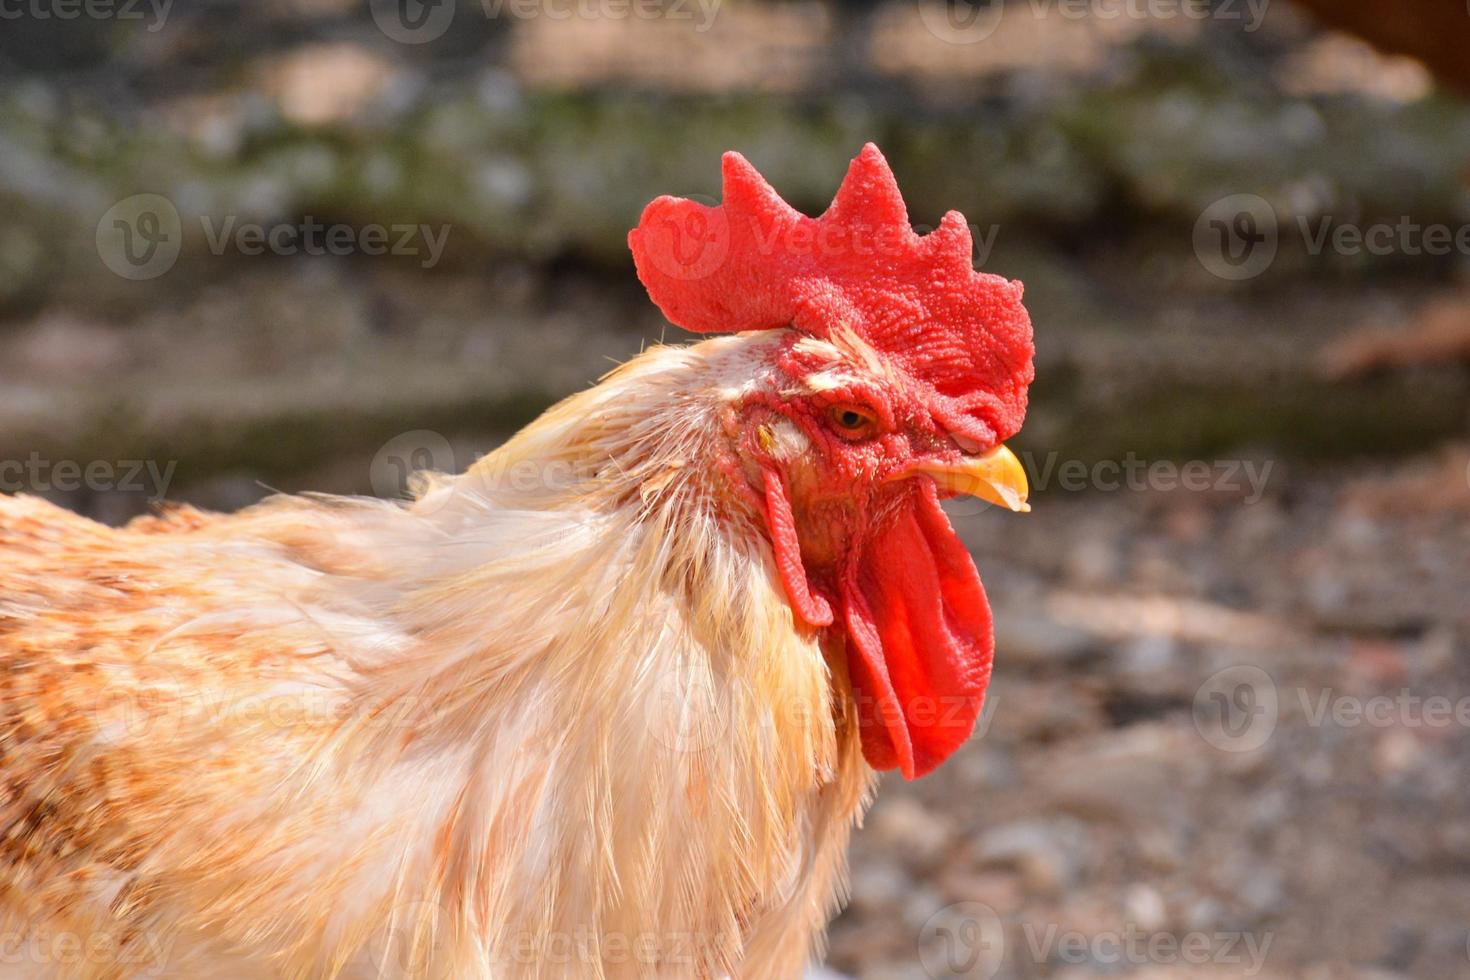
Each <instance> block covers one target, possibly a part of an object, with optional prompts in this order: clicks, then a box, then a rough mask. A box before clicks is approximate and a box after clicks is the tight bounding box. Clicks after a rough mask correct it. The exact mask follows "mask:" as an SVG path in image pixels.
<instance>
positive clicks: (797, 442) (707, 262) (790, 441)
mask: <svg viewBox="0 0 1470 980" xmlns="http://www.w3.org/2000/svg"><path fill="white" fill-rule="evenodd" d="M723 196H724V200H723V203H722V204H720V205H718V206H706V205H704V204H701V203H698V202H695V201H691V200H687V199H683V198H674V197H661V198H659V199H657V200H655V201H653V202H652V203H651V204H649V205H648V207H647V208H646V209H645V210H644V213H643V217H642V220H641V221H640V222H639V225H638V227H637V228H635V229H634V230H633V231H632V233H631V234H630V235H629V245H630V246H631V248H632V251H633V257H634V261H635V263H636V265H637V268H638V275H639V278H640V279H641V280H642V281H643V284H644V285H645V286H646V287H647V289H648V292H649V294H650V296H651V297H652V298H653V301H654V302H655V303H657V304H658V306H659V308H660V309H661V310H662V311H663V312H664V314H665V316H667V317H668V318H669V320H671V321H672V322H673V323H675V324H677V325H679V326H681V327H684V328H685V329H687V330H692V331H696V332H701V333H705V332H745V331H768V332H769V333H768V334H766V335H765V336H766V337H767V338H768V341H767V342H765V343H763V344H761V345H760V347H759V349H760V351H761V357H760V359H759V360H760V362H761V363H759V364H753V365H752V371H751V376H750V378H749V379H748V381H746V382H744V383H741V384H739V385H737V386H735V388H736V390H735V391H734V392H733V393H732V394H731V395H730V396H729V398H728V400H727V403H726V405H725V407H724V408H723V410H722V419H723V423H722V425H723V428H724V430H725V435H726V437H727V438H728V440H729V445H730V450H731V452H730V460H731V461H732V462H731V465H730V470H731V472H732V476H733V479H734V480H735V481H736V482H737V483H739V484H740V485H741V489H742V492H744V493H746V494H748V496H749V497H750V499H752V500H753V501H755V503H756V510H757V512H758V513H759V514H761V515H762V516H763V517H764V523H765V530H766V532H767V534H768V535H769V538H770V543H771V547H772V551H773V554H774V558H775V564H776V567H777V569H778V571H779V574H780V577H781V581H782V585H783V586H784V588H785V591H786V594H787V597H788V599H789V600H790V603H791V606H792V609H793V610H794V612H795V615H796V617H797V618H798V619H800V620H802V621H803V622H805V623H806V624H808V625H809V626H810V627H812V628H817V629H831V630H842V631H845V634H846V640H847V642H846V649H847V651H848V672H849V676H850V677H851V680H852V687H853V694H854V697H855V699H856V701H857V709H858V718H859V724H860V726H861V736H862V744H863V752H864V755H865V756H866V757H867V760H868V762H869V763H870V764H871V765H872V766H873V767H874V768H877V769H893V768H897V769H900V770H901V771H902V772H903V774H904V775H905V776H906V777H908V778H914V777H916V776H920V775H923V774H925V773H927V772H929V771H931V770H932V769H934V768H935V767H936V766H937V765H939V763H940V762H942V761H943V760H944V759H945V758H946V757H947V756H948V755H950V754H951V753H952V752H954V750H955V749H956V748H958V747H959V745H960V744H961V743H963V742H964V741H965V739H967V738H968V737H969V735H970V732H971V730H972V729H973V727H974V724H975V720H976V718H978V717H979V714H980V710H981V706H982V702H983V699H984V695H985V688H986V685H987V683H988V681H989V678H990V669H991V659H992V654H993V651H994V640H993V636H992V630H991V616H990V607H989V604H988V603H987V601H986V598H985V592H984V589H983V588H982V586H981V584H980V578H979V575H978V574H977V573H976V570H975V566H974V563H973V562H972V561H971V559H970V556H969V553H968V552H967V551H966V549H965V547H964V546H963V545H962V544H961V543H960V541H959V539H958V537H957V536H956V535H955V533H954V530H953V528H952V527H951V525H950V523H949V520H948V518H947V517H946V516H945V514H944V512H943V511H942V510H941V509H940V506H939V501H940V499H941V498H943V497H946V496H952V495H954V494H961V493H964V494H973V495H975V496H979V497H981V498H983V499H985V500H988V501H990V502H992V503H995V504H998V505H1000V506H1004V507H1007V508H1009V509H1011V510H1016V511H1024V510H1026V509H1027V504H1026V492H1027V486H1026V478H1025V473H1024V471H1023V470H1022V468H1021V465H1020V463H1019V461H1018V460H1017V459H1016V457H1015V456H1014V455H1013V454H1012V453H1011V452H1010V450H1008V449H1007V448H1005V446H1004V445H1003V440H1005V439H1007V438H1009V437H1010V436H1011V435H1013V434H1014V433H1015V432H1016V431H1017V430H1018V429H1019V428H1020V427H1021V422H1022V420H1023V418H1024V416H1025V412H1026V392H1027V386H1028V385H1029V384H1030V382H1031V379H1032V373H1033V372H1032V353H1033V348H1032V341H1031V323H1030V318H1029V317H1028V316H1027V313H1026V309H1025V307H1024V306H1023V305H1022V303H1021V284H1020V283H1019V282H1012V281H1009V280H1006V279H1003V278H1000V277H998V276H993V275H988V274H985V273H980V272H977V271H975V269H974V268H973V266H972V262H971V247H972V246H971V238H970V230H969V226H968V225H967V224H966V223H965V220H964V218H963V217H962V216H961V215H960V214H959V213H958V212H954V211H951V212H949V213H948V214H946V215H945V216H944V219H943V220H942V221H941V222H940V225H939V227H938V228H937V229H935V230H934V231H933V232H931V233H929V234H927V235H922V236H921V235H919V234H917V233H915V232H914V230H913V229H912V227H911V226H910V225H909V221H908V213H907V209H906V207H905V206H904V203H903V198H902V197H901V195H900V194H899V191H898V186H897V183H896V182H895V181H894V178H893V174H892V172H891V171H890V170H889V167H888V164H887V162H886V161H885V160H884V159H883V155H882V154H881V153H880V152H879V151H878V148H877V147H876V146H874V145H872V144H871V143H870V144H868V145H867V146H865V147H864V148H863V150H862V152H861V153H860V154H859V155H858V157H857V158H856V159H854V160H853V161H852V165H851V167H850V168H849V170H848V172H847V177H846V178H845V179H844V181H843V182H842V185H841V187H840V188H839V189H838V191H837V195H836V197H835V198H834V199H833V201H832V204H831V206H830V207H829V208H828V209H827V210H826V211H825V212H824V213H823V214H822V215H821V216H820V217H817V218H810V217H807V216H806V215H803V214H801V213H799V212H797V211H795V210H794V209H793V208H791V207H790V206H789V205H788V204H786V202H785V201H783V200H782V199H781V198H780V197H779V196H778V195H777V194H776V192H775V191H774V190H772V188H771V186H770V185H769V184H768V183H766V181H765V180H764V179H763V178H762V177H761V176H760V174H758V173H757V172H756V170H755V168H754V167H752V166H751V165H750V164H749V163H748V162H747V161H746V160H745V159H744V158H743V157H741V156H740V155H739V154H738V153H727V154H726V155H725V157H724V188H723Z"/></svg>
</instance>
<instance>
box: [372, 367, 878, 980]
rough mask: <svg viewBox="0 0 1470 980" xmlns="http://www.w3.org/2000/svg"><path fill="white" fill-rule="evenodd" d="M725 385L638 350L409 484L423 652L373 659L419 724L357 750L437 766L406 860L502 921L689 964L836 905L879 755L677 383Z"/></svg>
mask: <svg viewBox="0 0 1470 980" xmlns="http://www.w3.org/2000/svg"><path fill="white" fill-rule="evenodd" d="M714 343H721V342H714ZM726 343H728V341H727V342H726ZM701 346H704V345H701ZM727 353H730V354H732V356H739V352H738V351H734V352H727ZM718 384H719V379H718V376H717V373H716V372H715V371H714V369H712V368H711V367H710V365H709V363H708V362H705V361H700V360H698V359H694V358H691V357H689V355H687V354H670V353H665V352H662V351H659V352H650V353H649V354H645V355H644V356H643V357H641V358H639V359H638V360H637V361H635V362H633V363H632V364H630V365H627V366H625V367H624V368H623V369H621V370H620V371H619V372H617V373H616V374H615V375H614V376H613V377H612V378H610V379H608V381H605V382H604V383H603V384H602V385H600V386H598V387H597V388H594V389H592V390H591V391H588V392H584V393H583V394H581V395H578V396H575V397H574V398H572V399H569V400H568V401H567V402H564V403H562V404H561V405H559V406H556V407H555V408H553V409H551V410H550V411H548V412H547V414H546V415H545V416H543V417H542V418H541V419H540V420H539V421H538V422H536V423H534V424H533V425H532V426H530V427H528V428H527V429H526V430H525V431H523V432H522V433H520V434H519V435H517V436H516V437H515V438H514V439H512V440H511V441H510V442H509V443H507V445H506V446H504V447H502V449H501V450H500V451H498V452H497V453H494V454H492V455H491V456H489V457H486V458H485V459H484V460H481V461H480V462H479V463H478V464H476V466H475V467H473V468H472V469H471V470H470V471H469V472H468V473H466V474H465V475H464V476H463V477H460V478H458V479H457V480H453V481H446V482H444V483H443V484H441V485H439V486H437V487H433V488H431V489H429V490H428V492H427V493H426V494H425V495H424V496H423V497H422V498H421V499H420V501H419V502H418V503H417V504H416V505H415V507H414V508H413V510H414V512H415V513H417V514H419V515H421V516H422V517H423V518H424V519H425V520H427V521H429V522H430V523H432V524H433V525H434V526H435V527H436V528H438V529H439V531H440V532H441V533H442V535H443V540H442V541H441V543H440V544H439V545H437V546H436V553H435V558H434V562H433V564H432V566H429V567H416V568H413V569H412V572H413V577H412V579H411V580H405V582H404V586H405V587H404V592H403V596H402V599H401V601H400V603H399V613H398V618H399V620H400V622H401V624H402V628H403V630H404V632H405V633H406V634H407V635H409V636H413V637H417V638H419V640H420V642H419V643H418V644H417V646H418V647H419V648H420V649H421V650H422V651H423V652H422V653H421V654H419V655H410V656H407V657H401V658H395V659H394V661H393V663H392V664H391V665H390V666H387V667H385V668H384V669H383V670H381V671H379V672H376V673H375V674H374V675H373V684H374V689H375V692H377V694H376V696H378V697H380V698H382V699H385V700H388V699H396V698H402V699H404V703H406V704H409V705H410V707H409V709H408V710H409V714H408V716H407V717H408V718H410V719H411V723H410V724H408V725H407V726H406V729H405V730H399V731H395V732H393V733H391V738H390V739H387V740H383V741H380V742H379V743H378V744H377V745H375V746H374V747H373V749H372V750H371V751H370V752H369V755H371V756H373V757H374V758H375V759H377V760H379V761H378V762H377V763H375V764H384V763H383V762H382V761H381V760H386V759H393V760H399V761H401V763H402V764H405V765H413V766H417V767H420V768H427V769H433V770H436V771H442V772H443V774H444V775H443V778H442V779H441V780H438V781H437V782H436V783H434V784H433V785H431V786H430V787H428V788H427V790H426V796H427V798H428V799H429V800H430V801H432V805H430V806H423V807H421V808H420V809H421V812H422V813H423V814H427V815H428V816H425V817H421V818H420V819H427V820H429V821H430V826H427V827H424V828H422V830H423V833H421V834H419V835H418V836H419V837H420V838H422V839H428V840H432V841H434V842H435V843H434V846H433V848H432V850H431V851H428V852H424V853H423V854H421V856H420V858H419V860H418V862H417V864H416V865H415V866H413V867H412V869H411V870H409V869H405V870H406V872H407V873H408V874H410V875H411V876H412V877H413V878H414V879H416V880H422V881H427V882H428V883H429V889H430V893H431V894H432V895H433V896H434V901H436V902H441V903H442V902H448V903H450V904H453V905H455V906H456V907H458V908H463V909H465V910H466V914H473V915H474V916H475V917H476V919H477V920H478V921H479V922H480V923H481V924H482V926H483V928H484V929H486V930H488V931H489V933H490V934H491V937H492V945H499V946H501V947H502V948H504V947H507V946H509V945H510V944H512V943H513V942H514V941H515V937H516V936H517V935H524V934H531V935H547V934H564V933H569V932H574V931H575V930H578V929H581V930H586V931H587V932H589V933H591V934H597V935H614V936H623V937H636V936H640V935H654V936H663V937H670V936H673V935H676V934H677V935H682V936H694V937H698V938H697V942H696V947H697V948H696V949H694V950H693V951H692V955H694V956H695V958H696V959H695V962H696V963H697V964H698V965H699V969H698V970H696V971H695V972H694V974H693V975H696V976H705V975H726V974H738V975H756V976H768V975H769V976H777V975H786V973H788V972H791V971H790V970H786V969H784V966H783V968H782V969H779V970H777V969H774V967H773V971H767V972H756V973H750V974H747V973H746V972H745V969H748V968H749V965H750V964H752V963H760V964H770V965H774V964H783V965H790V966H792V968H793V969H794V965H795V964H796V963H799V962H800V961H801V960H802V959H803V958H804V957H805V955H806V950H807V948H808V946H809V943H810V940H811V937H812V936H813V935H816V934H818V933H819V932H820V929H821V926H822V924H823V923H824V922H825V919H826V917H827V916H828V915H829V914H830V912H831V910H832V904H833V902H834V901H835V895H836V892H837V889H838V888H839V883H840V879H841V876H842V867H843V851H844V845H845V841H846V838H847V833H848V829H849V827H850V825H851V823H852V820H853V818H854V817H855V816H856V814H857V813H858V812H860V810H861V807H862V805H863V801H864V800H865V798H866V793H867V790H868V786H869V782H870V779H871V772H870V770H869V769H868V768H867V766H866V764H865V763H864V762H863V760H862V756H861V751H860V747H859V742H858V737H857V731H856V723H855V720H854V719H853V718H852V717H851V715H852V710H851V695H850V688H849V687H848V682H847V678H846V676H845V670H843V669H842V668H841V666H840V665H843V664H845V658H844V657H841V656H832V657H830V658H829V657H828V656H827V653H829V652H830V651H824V649H823V647H822V642H821V639H820V637H819V635H818V634H817V633H815V632H813V631H811V630H809V629H806V628H804V627H800V626H798V624H797V623H796V622H795V621H794V619H793V616H792V613H791V609H790V606H789V604H788V603H787V601H786V598H785V596H784V593H783V591H782V588H781V586H780V583H779V581H778V579H777V577H776V575H775V571H774V567H773V563H772V559H771V555H770V548H769V545H768V544H767V542H766V539H765V537H764V531H763V528H762V526H761V524H760V521H759V516H758V515H757V514H756V513H754V512H753V511H752V509H751V508H750V507H749V506H748V505H744V504H742V503H740V502H739V501H738V500H732V496H733V495H730V494H728V493H726V492H723V491H722V487H721V481H722V480H724V479H726V478H728V474H724V475H722V470H721V469H720V467H719V466H718V465H702V462H701V461H708V460H716V461H717V460H719V458H720V454H721V449H720V446H721V441H720V429H719V425H718V419H717V418H716V414H717V410H718V409H717V405H718V402H710V401H708V400H706V401H700V400H698V399H694V398H687V397H682V396H683V395H684V394H685V393H687V392H690V391H699V390H703V389H706V388H708V389H713V388H717V387H718ZM655 406H662V409H661V410H660V409H657V408H655ZM670 406H673V407H670ZM640 407H641V409H642V410H641V411H640V410H639V409H640ZM650 409H653V410H650ZM517 473H519V474H521V475H522V478H521V479H520V481H519V482H517V480H516V474H517ZM829 664H830V665H836V666H837V668H838V669H836V670H834V669H833V666H829ZM385 695H386V696H385ZM420 887H422V886H420ZM672 952H673V951H671V950H664V951H663V953H662V954H661V955H671V954H672ZM690 954H691V951H688V950H686V951H685V952H684V953H683V954H681V955H690ZM742 964H743V965H744V967H745V969H742V968H741V966H742Z"/></svg>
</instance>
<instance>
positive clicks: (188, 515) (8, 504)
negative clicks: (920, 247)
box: [0, 332, 872, 980]
mask: <svg viewBox="0 0 1470 980" xmlns="http://www.w3.org/2000/svg"><path fill="white" fill-rule="evenodd" d="M778 339H779V332H769V333H766V334H762V335H742V336H738V337H728V338H719V339H714V340H709V341H705V342H704V343H701V344H697V345H694V346H692V347H682V348H679V347H659V348H655V349H653V350H650V351H648V352H646V353H644V354H643V355H641V356H640V357H638V358H636V359H635V360H633V361H632V362H630V363H629V364H627V365H625V366H623V367H622V368H620V369H618V370H617V371H616V372H614V373H613V374H612V375H611V376H610V377H609V378H607V379H605V380H604V381H603V382H602V383H601V384H600V385H598V386H597V387H595V388H592V389H590V390H588V391H586V392H584V393H581V394H579V395H576V396H574V397H572V398H570V399H568V400H567V401H565V402H563V403H562V404H560V405H558V406H556V407H555V408H553V409H551V410H550V411H549V412H547V413H546V415H544V416H543V417H542V418H541V419H540V420H538V421H537V422H536V423H534V424H533V425H531V426H530V427H529V428H527V429H526V430H524V431H523V432H522V433H520V434H519V435H517V436H516V437H515V438H514V439H512V440H511V441H510V442H508V443H507V444H506V445H505V446H504V447H502V448H501V449H500V450H499V451H497V452H496V453H494V454H492V455H490V456H488V457H486V458H484V459H482V460H481V461H479V462H478V463H477V464H476V465H475V466H474V467H472V468H471V470H470V471H469V472H467V473H465V474H463V475H461V476H458V477H439V478H434V479H432V480H431V481H430V482H428V483H427V484H426V486H425V487H424V488H423V492H422V493H421V494H420V495H419V497H418V499H417V500H416V501H414V502H413V503H412V504H410V505H397V504H390V503H384V502H378V501H368V500H342V499H335V498H317V497H293V498H276V499H273V500H270V501H267V502H265V503H263V504H261V505H258V506H256V507H253V508H250V509H249V510H246V511H243V512H241V513H239V514H236V515H232V516H217V515H205V514H200V513H197V512H193V511H188V510H183V511H179V512H176V513H174V514H172V515H170V516H168V517H165V518H158V519H145V520H142V521H139V522H135V523H134V524H132V525H130V526H129V527H127V528H124V529H120V530H112V529H108V528H105V527H102V526H100V525H96V524H93V523H91V522H89V521H86V520H84V519H81V518H78V517H75V516H72V515H68V514H66V513H64V512H62V511H59V510H57V509H56V508H53V507H50V506H49V505H47V504H44V503H41V502H39V501H36V500H34V499H28V498H10V499H6V500H3V501H0V554H3V556H4V561H3V564H0V660H3V662H4V663H3V674H0V739H3V741H0V747H3V752H4V768H3V775H4V780H5V795H4V798H3V800H0V822H3V831H0V909H3V912H4V915H5V922H4V924H3V927H0V929H3V933H0V936H3V938H4V939H5V941H6V943H7V944H8V945H7V946H5V947H4V948H0V977H7V976H16V977H50V976H86V977H122V976H169V977H203V976H230V977H240V978H248V977H273V976H287V977H318V976H340V977H376V976H384V977H393V976H414V977H446V978H451V977H452V978H456V980H460V978H475V977H481V978H496V980H500V978H522V977H526V978H541V977H548V978H550V977H555V978H565V977H582V976H585V977H654V976H657V977H700V978H703V977H709V978H716V977H723V976H734V977H741V978H747V977H748V978H785V977H793V976H797V975H799V974H800V971H801V968H802V966H803V964H804V963H805V962H806V961H807V959H808V957H809V955H810V954H811V951H812V949H813V948H814V946H815V945H816V944H817V943H818V942H819V941H820V940H819V937H820V935H821V931H822V927H823V926H824V924H825V922H826V919H827V917H828V916H829V915H830V914H831V912H832V910H833V907H834V904H835V902H836V901H837V898H838V893H839V891H840V889H841V881H842V877H843V866H844V856H843V855H844V851H845V847H846V842H847V837H848V832H849V829H850V827H851V826H852V824H853V822H854V820H855V818H856V817H857V816H858V814H859V813H860V811H861V809H862V806H863V803H864V801H865V799H866V796H867V792H868V789H869V786H870V783H871V779H872V773H871V771H870V770H869V769H868V767H867V765H866V764H865V763H864V762H863V759H862V754H861V751H860V748H859V743H858V736H857V730H856V723H855V721H854V719H853V718H852V717H851V714H852V709H851V704H850V693H849V689H848V686H847V679H846V677H845V676H844V673H843V668H842V664H843V663H844V657H843V655H842V652H841V651H840V650H837V649H823V646H822V643H823V641H822V640H821V639H820V637H819V635H818V634H816V633H814V632H812V631H810V630H807V629H804V628H798V627H797V625H796V624H795V623H794V622H793V617H792V614H791V611H790V608H789V606H788V604H787V601H786V599H785V597H784V594H783V592H782V590H781V586H780V584H779V581H778V579H777V577H776V574H775V571H774V569H773V567H772V559H771V556H770V549H769V545H768V544H767V543H766V539H765V537H764V534H763V530H762V527H761V525H760V523H759V521H760V517H759V514H758V513H757V512H756V511H754V510H753V509H751V508H750V506H749V504H748V503H742V502H741V498H740V495H739V493H738V492H735V490H734V487H735V486H736V485H737V484H738V482H739V481H738V479H737V478H738V477H739V473H738V471H737V470H738V466H739V464H738V462H736V461H735V460H734V459H733V458H732V457H731V456H730V455H729V451H728V449H727V448H726V446H727V445H728V440H727V439H726V437H725V434H724V433H725V429H724V427H725V426H726V424H727V423H728V421H729V420H728V418H727V417H726V409H727V408H728V406H729V405H730V403H731V401H732V399H734V398H735V397H736V396H737V395H738V394H739V389H740V386H741V385H749V384H760V383H770V384H778V383H779V379H778V378H775V377H773V376H771V374H770V372H771V371H772V370H773V369H770V368H767V367H763V366H761V365H763V364H764V355H765V353H766V352H767V351H768V349H769V348H768V346H767V345H770V344H773V343H776V342H777V341H778ZM763 372H764V373H763ZM828 642H830V641H828ZM70 936H74V937H76V939H77V941H78V942H79V943H80V944H81V951H80V952H75V953H74V952H73V945H74V944H73V943H72V941H71V940H70V939H64V938H63V937H70ZM15 950H19V954H18V955H9V954H11V953H12V952H13V951H15Z"/></svg>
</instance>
